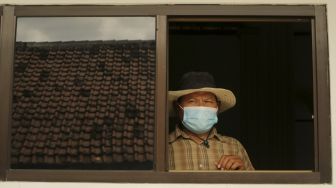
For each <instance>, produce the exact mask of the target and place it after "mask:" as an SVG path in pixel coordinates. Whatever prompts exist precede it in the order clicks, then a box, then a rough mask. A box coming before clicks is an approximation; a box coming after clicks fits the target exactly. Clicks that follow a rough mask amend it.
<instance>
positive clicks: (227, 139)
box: [216, 133, 240, 144]
mask: <svg viewBox="0 0 336 188" xmlns="http://www.w3.org/2000/svg"><path fill="white" fill-rule="evenodd" d="M216 136H217V137H218V139H219V140H220V141H222V142H225V143H228V144H240V142H239V140H237V139H236V138H233V137H231V136H225V135H222V134H219V133H217V134H216Z"/></svg>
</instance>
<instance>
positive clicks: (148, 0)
mask: <svg viewBox="0 0 336 188" xmlns="http://www.w3.org/2000/svg"><path fill="white" fill-rule="evenodd" d="M202 3H203V4H204V3H206V4H269V5H272V4H284V5H286V4H291V5H297V4H302V5H308V4H326V5H327V16H328V39H329V62H330V96H331V99H330V100H331V125H332V151H333V153H334V152H335V151H336V129H335V128H334V127H335V126H336V1H335V0H209V1H204V0H57V1H55V0H54V1H50V0H29V1H27V0H0V4H2V5H4V4H9V5H74V4H78V5H79V4H86V5H121V4H139V5H143V4H202ZM332 162H333V168H332V169H333V173H332V174H333V184H332V185H286V184H284V185H275V186H276V187H283V188H285V187H288V186H290V187H334V186H335V185H336V170H335V169H336V156H335V155H333V156H332ZM60 186H65V187H72V188H86V187H93V186H94V187H97V188H103V187H104V188H105V187H134V186H146V187H148V188H152V187H153V188H154V187H157V186H160V187H163V188H166V187H167V188H168V187H169V188H170V187H183V188H189V187H193V188H198V187H204V184H197V185H194V184H162V185H161V184H160V185H157V184H115V183H36V182H0V187H1V188H21V187H22V188H40V187H41V188H42V187H47V188H53V187H60ZM275 186H271V187H275ZM206 187H213V188H217V187H218V188H219V187H235V188H236V187H258V188H259V187H265V188H266V187H270V185H265V184H263V185H238V184H234V185H232V184H211V185H207V186H206Z"/></svg>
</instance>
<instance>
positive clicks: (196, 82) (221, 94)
mask: <svg viewBox="0 0 336 188" xmlns="http://www.w3.org/2000/svg"><path fill="white" fill-rule="evenodd" d="M201 91H203V92H211V93H213V94H214V95H215V96H216V97H217V100H219V101H220V106H219V107H218V113H221V112H224V111H225V110H228V109H229V108H232V107H233V106H234V105H235V104H236V97H235V96H234V94H233V93H232V91H230V90H227V89H223V88H217V87H216V85H215V81H214V78H213V76H212V75H211V74H209V73H207V72H188V73H185V74H184V75H183V76H182V79H181V81H180V88H179V90H177V91H169V92H168V108H169V115H170V116H174V115H176V112H175V108H174V101H177V100H178V98H180V97H182V96H184V95H187V94H190V93H194V92H201Z"/></svg>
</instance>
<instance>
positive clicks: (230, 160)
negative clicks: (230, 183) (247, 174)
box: [216, 155, 245, 170]
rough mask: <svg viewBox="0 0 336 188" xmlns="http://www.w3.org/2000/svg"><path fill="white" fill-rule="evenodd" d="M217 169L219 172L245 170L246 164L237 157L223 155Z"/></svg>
mask: <svg viewBox="0 0 336 188" xmlns="http://www.w3.org/2000/svg"><path fill="white" fill-rule="evenodd" d="M216 167H217V168H218V169H219V170H245V166H244V162H243V161H242V160H241V159H240V157H238V156H236V155H223V156H222V157H221V158H220V160H219V161H218V163H217V164H216Z"/></svg>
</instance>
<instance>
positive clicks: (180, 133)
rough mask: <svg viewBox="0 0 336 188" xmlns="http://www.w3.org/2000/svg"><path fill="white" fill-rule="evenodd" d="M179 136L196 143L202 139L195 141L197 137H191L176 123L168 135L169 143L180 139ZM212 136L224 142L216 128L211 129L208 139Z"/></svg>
mask: <svg viewBox="0 0 336 188" xmlns="http://www.w3.org/2000/svg"><path fill="white" fill-rule="evenodd" d="M181 138H184V139H191V140H193V141H195V142H196V143H198V144H202V140H199V141H196V140H197V139H194V138H192V136H191V135H190V134H188V133H187V132H185V131H183V129H181V128H180V127H179V126H178V125H176V128H175V132H173V133H171V134H170V135H169V143H173V142H175V141H176V140H177V139H181ZM212 138H215V139H217V140H219V141H221V142H225V140H224V139H223V138H222V137H221V136H220V135H219V134H218V132H217V130H216V128H213V129H212V131H211V133H210V135H209V138H208V139H212Z"/></svg>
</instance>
